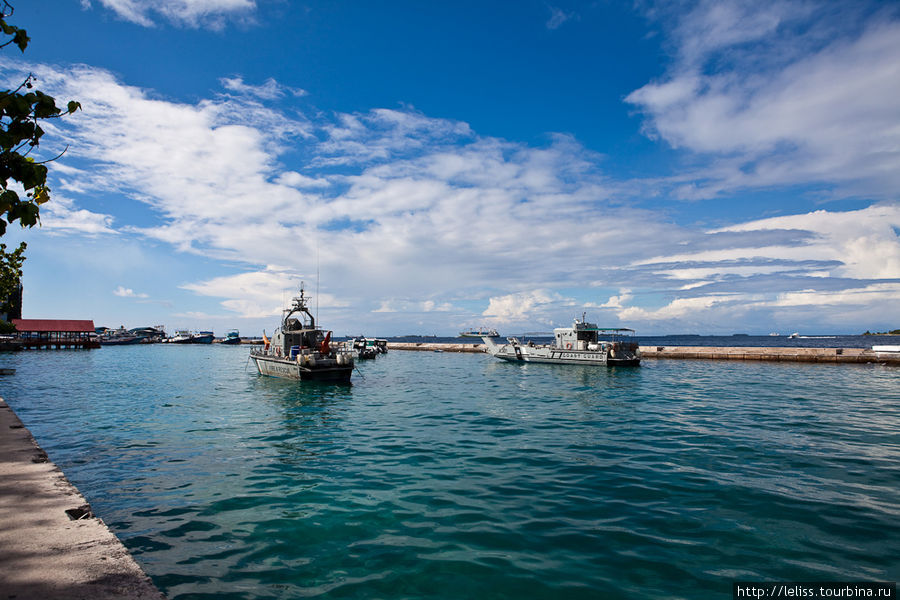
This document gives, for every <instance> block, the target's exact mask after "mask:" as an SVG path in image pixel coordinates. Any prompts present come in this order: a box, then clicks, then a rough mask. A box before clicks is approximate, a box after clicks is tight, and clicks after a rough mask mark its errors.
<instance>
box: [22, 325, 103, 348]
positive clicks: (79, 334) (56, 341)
mask: <svg viewBox="0 0 900 600" xmlns="http://www.w3.org/2000/svg"><path fill="white" fill-rule="evenodd" d="M12 324H13V325H15V327H16V339H17V340H19V341H20V342H21V344H22V348H56V349H59V348H99V347H100V341H99V340H98V339H97V334H96V333H95V332H94V321H93V320H90V319H88V320H82V319H74V320H73V319H13V320H12Z"/></svg>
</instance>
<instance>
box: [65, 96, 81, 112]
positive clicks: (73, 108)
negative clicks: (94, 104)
mask: <svg viewBox="0 0 900 600" xmlns="http://www.w3.org/2000/svg"><path fill="white" fill-rule="evenodd" d="M67 108H68V113H69V114H70V115H71V114H72V113H73V112H75V111H76V110H79V109H80V108H81V102H75V101H74V100H70V101H69V104H68V105H67Z"/></svg>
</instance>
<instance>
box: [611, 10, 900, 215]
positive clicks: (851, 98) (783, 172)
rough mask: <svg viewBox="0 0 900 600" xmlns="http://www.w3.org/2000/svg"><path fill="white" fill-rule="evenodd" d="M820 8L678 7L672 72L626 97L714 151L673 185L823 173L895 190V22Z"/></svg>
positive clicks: (649, 127)
mask: <svg viewBox="0 0 900 600" xmlns="http://www.w3.org/2000/svg"><path fill="white" fill-rule="evenodd" d="M821 8H822V7H818V8H817V6H816V5H815V3H807V2H790V1H784V2H763V3H759V2H745V1H742V0H727V1H725V2H719V1H716V2H706V1H703V2H698V3H696V4H695V6H694V9H693V10H692V11H690V12H688V13H686V14H679V15H674V18H673V22H674V23H675V26H674V27H673V29H672V30H671V31H670V32H669V34H670V39H671V43H672V44H673V45H674V48H675V60H674V61H673V64H672V66H671V68H670V70H669V72H668V73H667V74H666V75H665V76H664V77H663V78H661V79H660V80H659V81H655V82H652V83H648V84H646V85H644V86H643V87H641V88H639V89H637V90H635V91H633V92H632V93H631V94H630V95H628V96H627V98H626V101H627V102H629V103H631V104H632V105H634V106H635V107H637V108H638V109H639V110H640V112H641V113H642V114H643V115H644V117H645V123H644V129H645V132H646V133H648V134H649V135H651V136H652V137H655V138H659V139H662V140H664V141H665V142H667V143H668V144H670V145H671V146H672V147H674V148H678V149H685V150H689V151H691V152H695V153H698V154H702V155H706V156H708V157H710V158H711V159H712V161H711V162H710V163H709V165H708V166H707V167H705V168H703V169H700V170H698V171H697V172H693V173H686V174H683V175H681V176H679V177H678V178H675V179H673V185H674V186H675V190H676V193H677V195H678V196H680V197H681V198H684V199H700V198H712V197H716V196H719V195H721V194H723V193H726V192H729V191H734V190H738V189H746V188H756V187H762V186H773V185H792V184H808V183H811V182H819V183H824V184H836V185H838V186H839V189H840V190H842V193H843V194H844V195H848V194H866V195H869V196H874V197H881V198H890V199H893V198H895V196H894V194H895V192H896V190H897V189H898V186H900V170H898V169H897V165H898V163H900V150H898V148H900V129H898V127H897V126H896V123H897V122H900V104H898V103H897V101H896V98H897V97H898V94H900V21H897V20H895V19H891V18H890V14H889V13H885V14H880V15H876V16H875V17H873V18H870V19H868V20H865V21H861V22H860V23H859V24H858V25H857V26H854V25H853V23H852V22H853V19H854V18H856V19H861V17H860V15H859V14H856V13H849V14H848V12H847V11H848V10H849V9H847V8H846V7H844V8H845V9H846V10H844V11H835V10H822V9H821ZM667 16H670V17H671V16H672V15H667ZM836 21H841V22H842V23H843V22H851V24H849V25H846V26H844V27H838V24H837V23H836Z"/></svg>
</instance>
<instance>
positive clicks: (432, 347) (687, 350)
mask: <svg viewBox="0 0 900 600" xmlns="http://www.w3.org/2000/svg"><path fill="white" fill-rule="evenodd" d="M388 350H418V351H420V352H484V344H432V343H408V342H403V343H401V342H388ZM641 357H642V358H645V359H648V358H679V359H702V360H761V361H762V360H765V361H778V362H821V363H882V364H894V365H900V352H875V351H873V350H871V349H867V348H778V347H769V348H758V347H752V346H746V347H740V346H739V347H735V346H730V347H714V346H641Z"/></svg>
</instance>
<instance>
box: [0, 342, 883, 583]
mask: <svg viewBox="0 0 900 600" xmlns="http://www.w3.org/2000/svg"><path fill="white" fill-rule="evenodd" d="M0 363H2V364H0V366H4V367H6V366H11V367H15V368H16V369H17V372H16V374H15V375H14V376H8V377H2V378H0V395H2V396H3V397H4V398H5V399H6V400H7V401H8V402H9V404H10V405H11V406H12V407H13V408H14V409H15V410H16V412H17V414H18V415H19V416H20V417H21V418H22V420H23V421H24V422H25V424H26V425H27V426H28V427H29V429H30V430H31V431H32V433H33V434H34V435H35V437H36V438H37V440H38V442H39V443H40V444H41V445H42V446H43V448H44V449H45V450H46V451H47V452H48V453H49V455H50V457H51V458H52V459H53V460H54V461H55V462H56V463H57V464H58V465H59V466H60V467H62V469H63V470H64V471H65V473H66V475H67V476H68V477H69V479H70V480H72V482H73V483H75V485H77V486H78V488H79V489H80V490H81V492H82V493H83V494H84V495H85V496H86V497H87V498H88V500H89V501H90V502H91V504H92V506H93V507H94V511H95V512H96V513H97V514H98V515H100V516H101V517H102V518H103V519H104V520H105V521H106V523H107V524H108V525H109V526H110V527H111V528H112V529H113V530H114V531H115V532H116V533H117V534H118V536H119V537H120V538H121V539H122V541H123V542H124V543H125V544H126V545H127V546H128V547H129V548H130V549H131V550H132V552H133V553H134V555H135V558H136V559H137V560H138V562H140V563H141V565H142V566H143V567H144V569H145V570H146V571H147V572H148V573H149V574H150V575H151V576H152V577H153V579H154V581H155V582H156V583H157V585H158V586H159V587H160V588H161V589H162V590H163V591H164V592H165V593H166V594H167V595H168V596H169V597H170V598H173V599H174V598H179V599H186V598H247V599H260V598H304V597H326V598H454V599H457V598H517V599H518V598H567V599H568V598H600V597H602V598H654V599H656V598H711V597H720V598H725V597H730V593H731V582H732V581H735V580H793V581H803V580H806V581H809V580H844V581H846V580H880V581H896V580H898V579H900V369H898V368H896V367H884V366H878V365H818V364H784V363H758V362H746V363H745V362H713V361H674V360H668V361H667V360H658V361H653V360H647V361H645V363H644V365H643V366H642V367H640V368H632V369H607V368H601V369H597V368H585V367H578V366H555V365H519V364H512V363H503V362H498V361H495V360H494V359H492V358H490V357H488V356H485V355H479V354H452V353H427V352H398V351H395V352H391V353H390V354H388V355H386V356H382V357H379V358H378V359H377V360H376V361H368V362H363V363H360V364H359V372H358V373H356V374H354V383H353V385H352V386H349V387H342V386H327V385H315V384H312V385H310V384H298V383H295V382H290V381H284V380H279V379H272V378H262V377H259V376H258V375H256V373H255V371H254V369H253V368H252V366H248V365H247V349H246V348H241V347H224V346H165V345H154V346H125V347H105V348H102V349H99V350H93V351H44V352H40V351H26V352H20V353H17V354H6V355H3V356H2V357H0Z"/></svg>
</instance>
